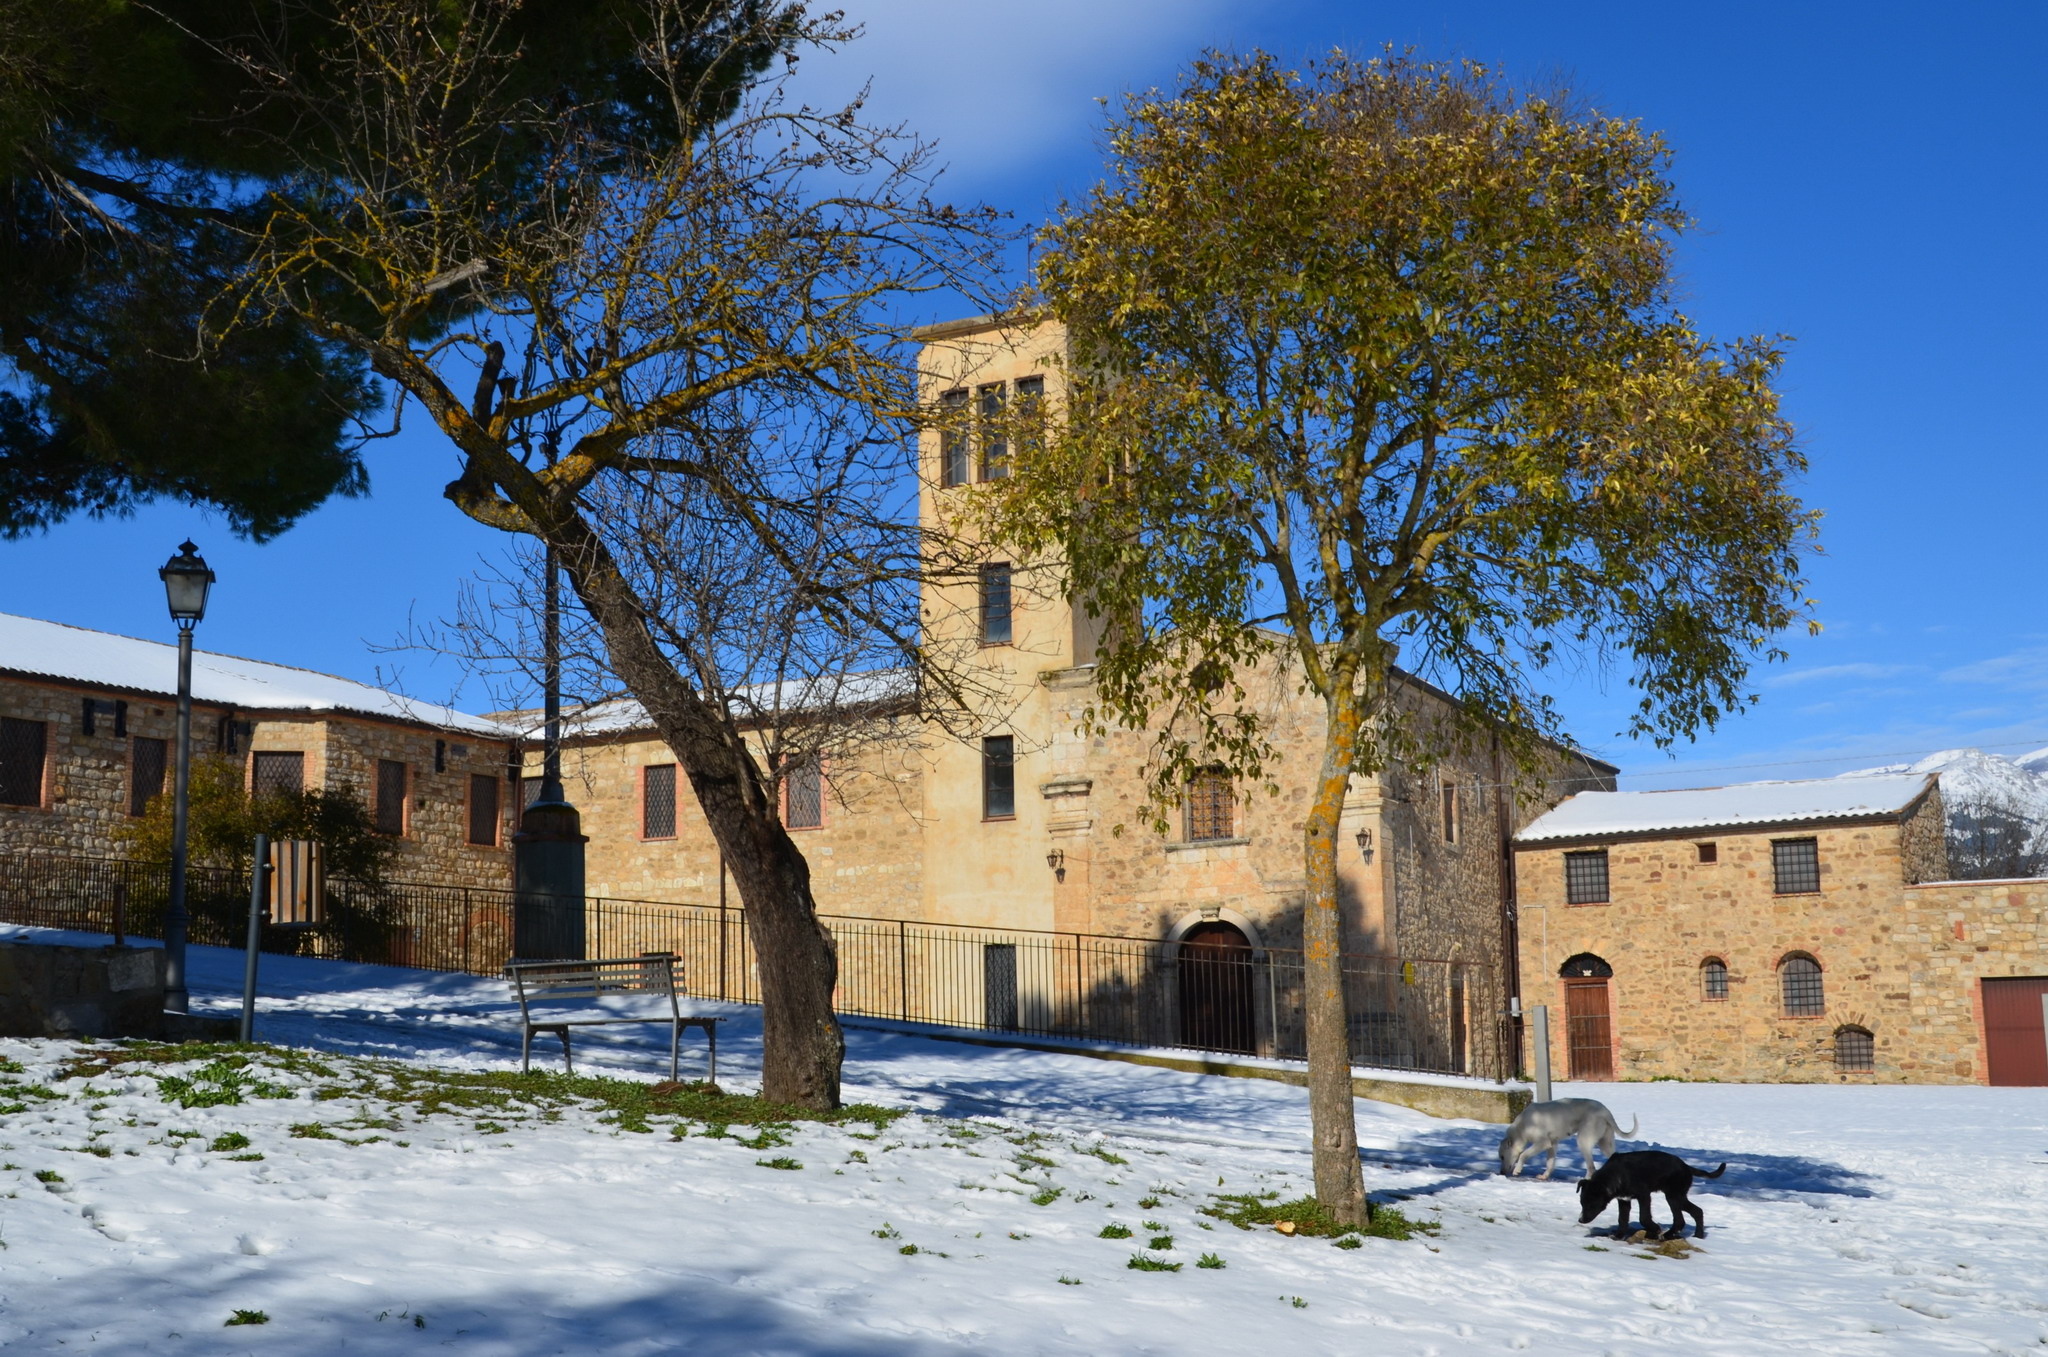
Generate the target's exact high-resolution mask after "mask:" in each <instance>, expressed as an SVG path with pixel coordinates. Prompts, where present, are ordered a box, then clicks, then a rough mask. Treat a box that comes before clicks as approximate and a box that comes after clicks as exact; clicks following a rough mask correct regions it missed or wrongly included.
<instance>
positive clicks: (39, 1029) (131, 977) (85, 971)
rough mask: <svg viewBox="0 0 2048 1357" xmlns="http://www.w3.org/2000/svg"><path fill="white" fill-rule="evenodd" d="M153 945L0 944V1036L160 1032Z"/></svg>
mask: <svg viewBox="0 0 2048 1357" xmlns="http://www.w3.org/2000/svg"><path fill="white" fill-rule="evenodd" d="M163 1016H164V953H163V949H162V948H160V947H72V946H64V945H60V944H56V943H40V942H21V941H5V942H0V1036H10V1037H155V1036H160V1035H162V1032H163Z"/></svg>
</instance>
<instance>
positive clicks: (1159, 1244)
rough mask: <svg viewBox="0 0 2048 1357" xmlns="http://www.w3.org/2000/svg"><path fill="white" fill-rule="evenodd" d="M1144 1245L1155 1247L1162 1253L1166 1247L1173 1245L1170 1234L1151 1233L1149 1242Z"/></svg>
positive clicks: (1150, 1247) (1149, 1247)
mask: <svg viewBox="0 0 2048 1357" xmlns="http://www.w3.org/2000/svg"><path fill="white" fill-rule="evenodd" d="M1145 1247H1146V1248H1148V1249H1157V1250H1158V1251H1159V1252H1161V1253H1164V1252H1166V1251H1167V1250H1168V1249H1170V1248H1172V1247H1173V1236H1172V1235H1170V1234H1156V1235H1153V1236H1152V1242H1151V1243H1150V1244H1147V1245H1146V1246H1145Z"/></svg>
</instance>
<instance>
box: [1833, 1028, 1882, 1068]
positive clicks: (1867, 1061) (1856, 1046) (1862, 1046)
mask: <svg viewBox="0 0 2048 1357" xmlns="http://www.w3.org/2000/svg"><path fill="white" fill-rule="evenodd" d="M1835 1068H1836V1069H1838V1070H1840V1071H1841V1072H1842V1073H1844V1074H1859V1073H1861V1074H1867V1073H1869V1072H1870V1071H1871V1070H1874V1069H1876V1068H1877V1038H1876V1037H1873V1036H1872V1035H1870V1033H1869V1031H1868V1030H1866V1029H1865V1028H1861V1027H1837V1028H1836V1029H1835Z"/></svg>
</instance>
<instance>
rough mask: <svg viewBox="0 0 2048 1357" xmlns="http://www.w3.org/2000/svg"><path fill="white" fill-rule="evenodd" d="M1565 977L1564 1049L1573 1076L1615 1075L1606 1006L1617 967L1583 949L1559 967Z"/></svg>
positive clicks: (1593, 1077)
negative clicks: (1610, 984)
mask: <svg viewBox="0 0 2048 1357" xmlns="http://www.w3.org/2000/svg"><path fill="white" fill-rule="evenodd" d="M1557 973H1558V975H1559V976H1560V977H1562V978H1563V980H1564V1033H1565V1051H1566V1053H1567V1056H1568V1063H1569V1066H1570V1069H1571V1077H1572V1078H1574V1079H1612V1078H1613V1077H1614V1020H1613V1018H1612V1017H1611V1016H1610V1010H1609V1008H1608V1005H1607V982H1608V981H1609V980H1611V979H1613V978H1614V967H1612V966H1610V965H1608V964H1607V963H1606V962H1605V961H1603V960H1602V959H1601V958H1599V957H1596V956H1594V955H1593V954H1592V953H1591V952H1581V953H1579V954H1578V955H1577V956H1575V957H1573V958H1571V959H1570V960H1569V961H1567V962H1565V963H1564V965H1562V966H1560V967H1558V969H1557Z"/></svg>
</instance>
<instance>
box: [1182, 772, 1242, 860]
mask: <svg viewBox="0 0 2048 1357" xmlns="http://www.w3.org/2000/svg"><path fill="white" fill-rule="evenodd" d="M1231 792H1232V787H1231V781H1230V775H1229V774H1228V773H1225V772H1224V771H1223V770H1222V769H1221V768H1204V769H1203V770H1202V771H1201V772H1199V773H1196V774H1195V776H1194V780H1193V781H1191V782H1189V783H1188V842H1189V843H1203V842H1207V841H1211V840H1215V839H1227V838H1229V837H1230V836H1231V834H1232V832H1233V831H1234V829H1235V826H1234V825H1232V824H1231V812H1232V810H1233V806H1232V801H1233V800H1234V798H1233V797H1232V795H1231Z"/></svg>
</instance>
